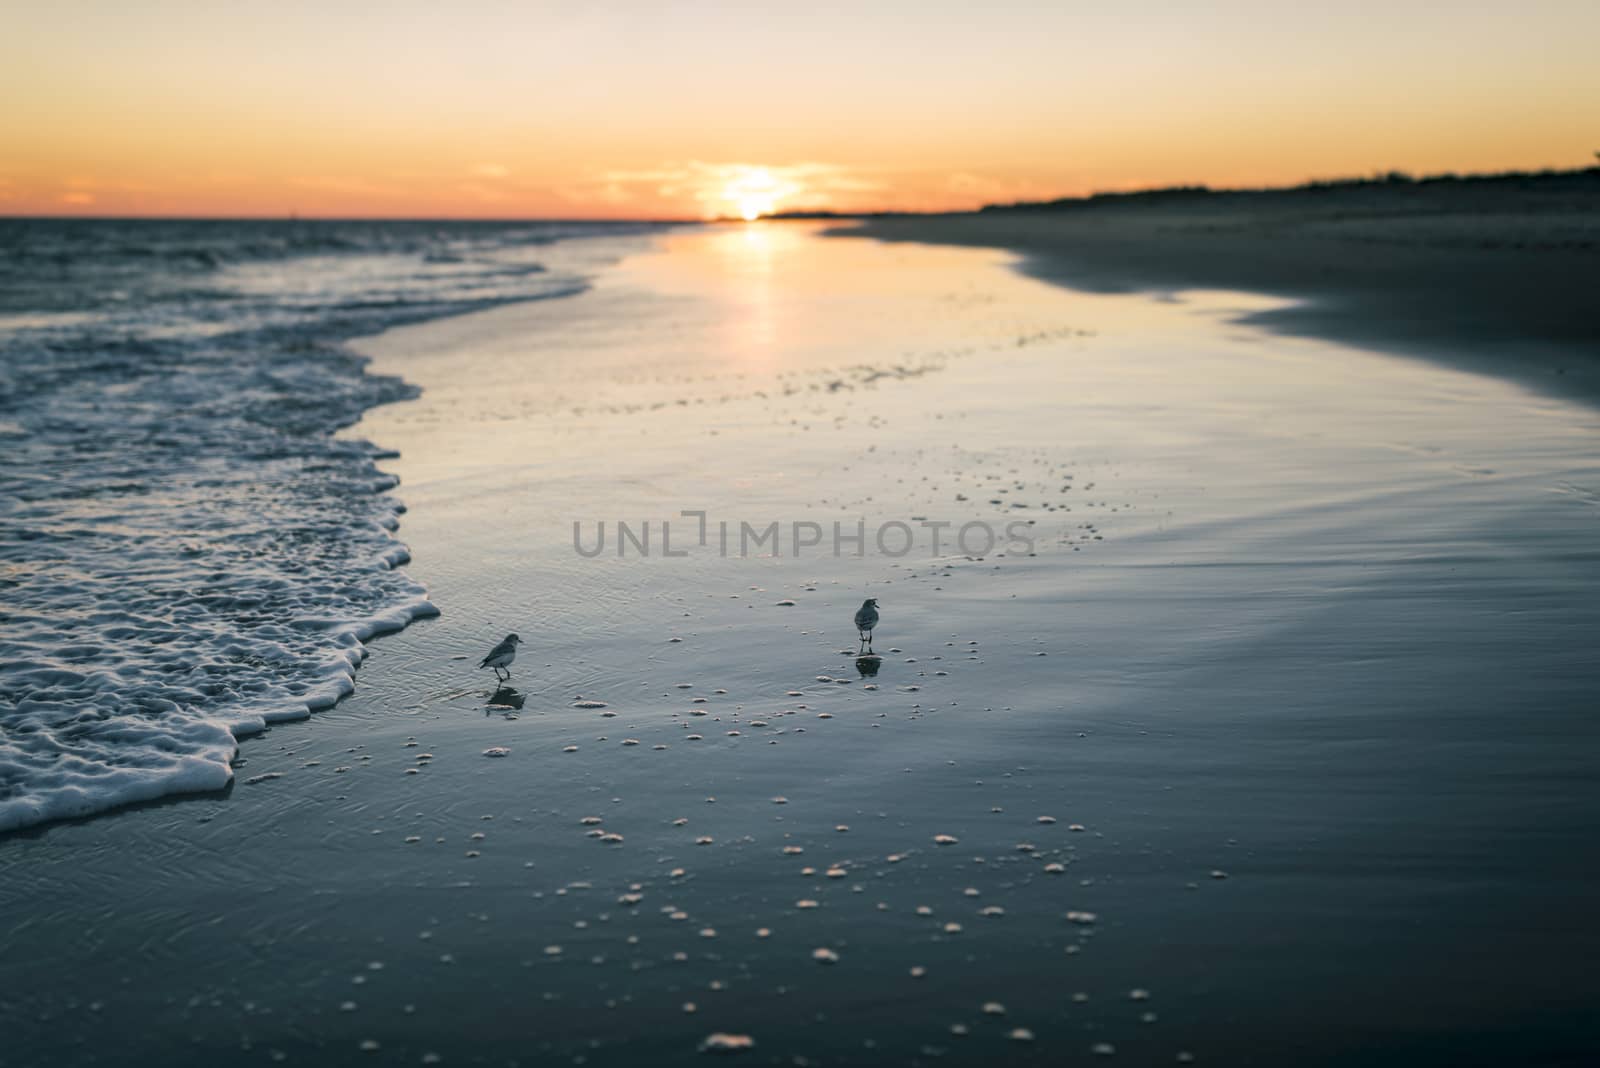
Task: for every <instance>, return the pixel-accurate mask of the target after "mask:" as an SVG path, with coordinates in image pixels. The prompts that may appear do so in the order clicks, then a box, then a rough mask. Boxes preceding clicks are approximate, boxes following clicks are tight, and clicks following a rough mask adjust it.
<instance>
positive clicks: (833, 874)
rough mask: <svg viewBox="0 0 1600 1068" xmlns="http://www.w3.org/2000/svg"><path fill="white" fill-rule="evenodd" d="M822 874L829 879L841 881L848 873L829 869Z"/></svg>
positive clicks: (837, 869) (839, 869)
mask: <svg viewBox="0 0 1600 1068" xmlns="http://www.w3.org/2000/svg"><path fill="white" fill-rule="evenodd" d="M822 874H824V875H826V876H827V877H828V878H830V879H843V878H844V877H845V876H846V875H847V874H849V873H848V872H846V871H845V870H844V869H843V868H829V869H828V870H827V871H825V872H823V873H822Z"/></svg>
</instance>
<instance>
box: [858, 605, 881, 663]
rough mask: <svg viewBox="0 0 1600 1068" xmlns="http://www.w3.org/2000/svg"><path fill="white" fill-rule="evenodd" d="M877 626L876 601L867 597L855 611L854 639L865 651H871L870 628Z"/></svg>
mask: <svg viewBox="0 0 1600 1068" xmlns="http://www.w3.org/2000/svg"><path fill="white" fill-rule="evenodd" d="M877 625H878V601H877V598H875V597H868V598H867V599H866V600H865V601H862V602H861V607H860V608H857V609H856V638H857V639H858V640H859V641H860V642H861V644H862V645H865V646H866V647H867V651H868V652H871V651H872V628H873V627H876V626H877Z"/></svg>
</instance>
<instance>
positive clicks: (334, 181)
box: [291, 175, 406, 197]
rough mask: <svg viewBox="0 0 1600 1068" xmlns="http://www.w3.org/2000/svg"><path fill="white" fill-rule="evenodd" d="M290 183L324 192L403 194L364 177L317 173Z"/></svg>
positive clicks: (381, 195)
mask: <svg viewBox="0 0 1600 1068" xmlns="http://www.w3.org/2000/svg"><path fill="white" fill-rule="evenodd" d="M291 184H293V185H297V186H299V187H300V188H302V189H316V190H320V191H322V192H325V193H348V194H352V195H355V196H364V197H397V196H404V195H405V192H406V191H405V190H404V189H396V188H395V187H393V186H387V185H379V184H377V183H376V182H369V181H367V180H366V179H365V178H347V177H342V176H339V175H319V176H314V177H308V178H294V179H291Z"/></svg>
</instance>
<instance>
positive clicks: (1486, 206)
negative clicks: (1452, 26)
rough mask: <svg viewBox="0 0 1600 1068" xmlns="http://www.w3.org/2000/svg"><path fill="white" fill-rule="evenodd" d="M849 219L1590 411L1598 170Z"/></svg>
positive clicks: (1159, 193)
mask: <svg viewBox="0 0 1600 1068" xmlns="http://www.w3.org/2000/svg"><path fill="white" fill-rule="evenodd" d="M849 218H850V219H851V220H852V222H853V225H850V226H848V227H841V228H840V229H838V230H835V231H832V232H833V233H836V234H841V235H850V236H857V237H871V238H875V239H878V240H882V241H910V242H919V243H925V244H945V245H965V246H977V247H989V248H1001V249H1006V250H1009V251H1012V252H1014V253H1016V254H1017V255H1018V256H1020V257H1021V259H1022V262H1021V263H1020V265H1019V268H1020V269H1021V270H1022V271H1023V272H1025V273H1027V274H1029V275H1031V276H1033V277H1035V278H1039V279H1042V280H1044V281H1048V282H1053V283H1057V284H1060V285H1065V286H1068V287H1071V288H1075V289H1081V290H1087V291H1090V292H1096V293H1117V292H1147V293H1148V292H1154V293H1172V292H1180V291H1183V290H1193V289H1221V290H1238V291H1246V292H1258V293H1265V294H1270V295H1273V296H1280V297H1285V298H1288V299H1291V300H1294V301H1296V302H1297V303H1296V304H1294V305H1293V306H1291V307H1288V308H1282V309H1276V310H1273V311H1269V312H1261V313H1253V314H1250V315H1247V316H1245V317H1244V319H1243V320H1242V321H1246V322H1248V323H1250V324H1252V325H1256V326H1260V327H1264V328H1267V329H1270V330H1274V331H1277V332H1280V333H1284V334H1290V335H1304V336H1314V337H1319V338H1323V339H1327V340H1333V341H1342V342H1349V343H1353V344H1357V345H1360V346H1364V347H1367V348H1374V349H1378V350H1382V351H1386V352H1391V353H1396V354H1401V355H1409V356H1421V357H1424V358H1427V359H1430V360H1436V361H1443V362H1448V363H1451V364H1453V365H1456V366H1461V367H1464V368H1467V369H1469V370H1478V371H1484V372H1487V373H1494V374H1498V375H1509V376H1511V377H1513V378H1515V379H1517V380H1518V381H1520V382H1521V383H1522V384H1524V385H1527V386H1530V387H1532V388H1535V389H1539V390H1541V391H1544V392H1548V393H1551V394H1556V395H1562V396H1580V397H1583V398H1585V399H1587V400H1591V401H1594V400H1600V302H1596V301H1595V299H1594V293H1595V290H1596V286H1597V284H1600V168H1589V169H1586V170H1582V171H1563V172H1547V173H1539V174H1514V175H1494V176H1483V177H1473V178H1459V179H1457V178H1449V177H1441V178H1431V179H1423V180H1409V179H1401V178H1386V179H1381V180H1374V181H1352V182H1328V183H1315V184H1311V185H1306V186H1297V187H1294V188H1292V189H1283V190H1261V191H1237V190H1231V191H1218V192H1212V191H1209V190H1199V189H1172V190H1152V191H1149V192H1146V193H1132V194H1109V195H1107V194H1102V195H1098V196H1095V197H1088V198H1079V199H1072V200H1066V201H1051V202H1046V203H1037V204H1020V205H1009V206H997V207H990V208H985V209H983V210H981V211H977V212H970V213H965V214H949V215H925V216H910V215H879V216H859V217H855V216H853V217H849ZM841 221H844V219H841Z"/></svg>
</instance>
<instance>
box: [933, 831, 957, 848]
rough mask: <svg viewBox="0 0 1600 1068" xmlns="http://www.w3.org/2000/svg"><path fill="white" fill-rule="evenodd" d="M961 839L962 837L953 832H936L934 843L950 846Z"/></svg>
mask: <svg viewBox="0 0 1600 1068" xmlns="http://www.w3.org/2000/svg"><path fill="white" fill-rule="evenodd" d="M959 841H961V839H959V838H957V837H956V836H955V835H953V834H936V835H934V836H933V844H934V845H942V846H950V845H955V844H956V843H957V842H959Z"/></svg>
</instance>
